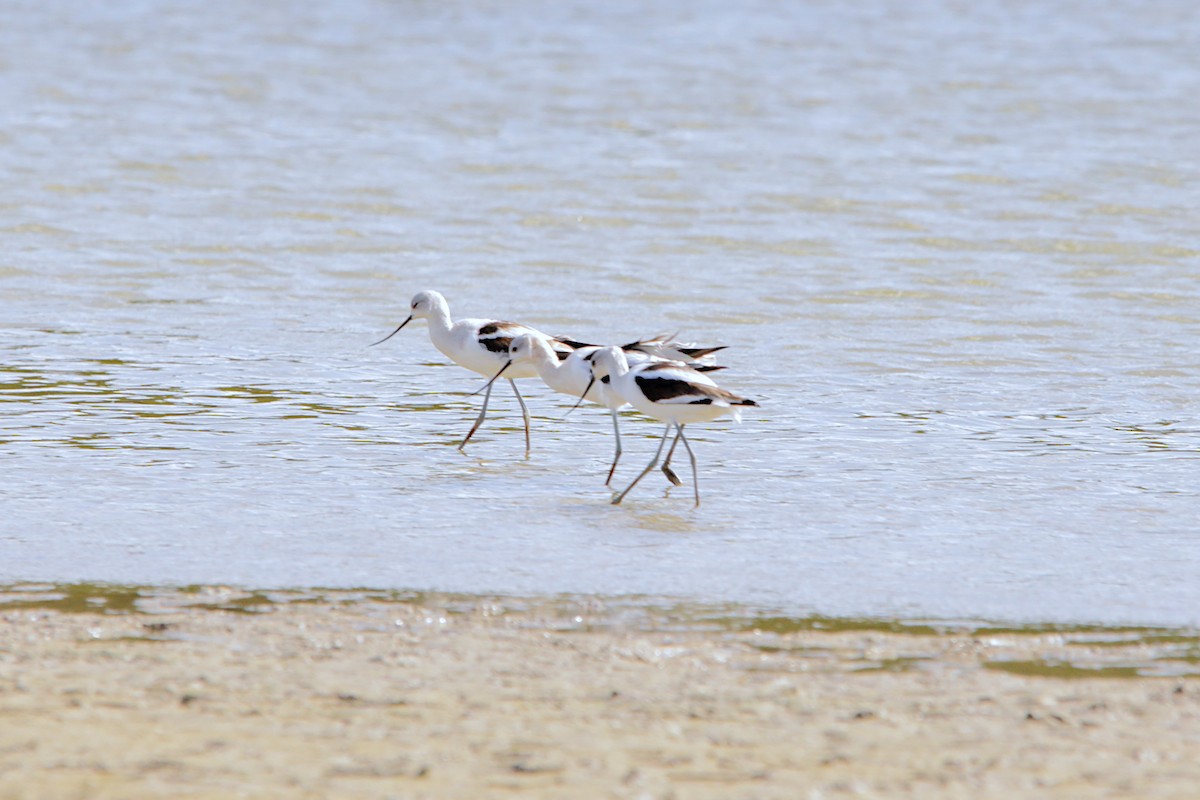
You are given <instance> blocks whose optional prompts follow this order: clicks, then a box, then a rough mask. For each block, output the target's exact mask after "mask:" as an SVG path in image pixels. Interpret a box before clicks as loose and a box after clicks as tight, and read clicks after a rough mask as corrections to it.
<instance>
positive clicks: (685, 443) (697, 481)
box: [675, 422, 700, 508]
mask: <svg viewBox="0 0 1200 800" xmlns="http://www.w3.org/2000/svg"><path fill="white" fill-rule="evenodd" d="M675 427H676V428H678V429H679V438H680V439H683V446H684V447H686V448H687V451H688V457H689V458H691V459H692V486H693V487H694V488H695V490H696V507H697V508H699V507H700V476H699V475H697V474H696V454H695V453H693V452H692V446H691V445H690V444H688V440H687V437H686V436H684V435H683V426H682V425H680V424H679V423H678V422H677V423H675Z"/></svg>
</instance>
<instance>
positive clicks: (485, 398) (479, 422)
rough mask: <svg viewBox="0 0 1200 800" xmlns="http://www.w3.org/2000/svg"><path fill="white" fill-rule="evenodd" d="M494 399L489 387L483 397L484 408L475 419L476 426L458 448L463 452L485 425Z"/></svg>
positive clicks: (472, 427) (473, 426)
mask: <svg viewBox="0 0 1200 800" xmlns="http://www.w3.org/2000/svg"><path fill="white" fill-rule="evenodd" d="M491 399H492V387H491V386H488V387H487V392H485V393H484V395H483V408H481V409H479V416H478V417H476V418H475V424H474V425H472V426H471V430H469V431H467V438H465V439H463V440H462V444H460V445H459V446H458V449H459V450H462V449H463V448H464V447H466V446H467V442H469V441H471V437H472V436H474V435H475V431H477V430H479V426H480V425H482V424H483V418H484V417H486V416H487V407H488V400H491Z"/></svg>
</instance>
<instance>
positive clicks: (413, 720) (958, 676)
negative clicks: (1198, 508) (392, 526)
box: [0, 587, 1200, 800]
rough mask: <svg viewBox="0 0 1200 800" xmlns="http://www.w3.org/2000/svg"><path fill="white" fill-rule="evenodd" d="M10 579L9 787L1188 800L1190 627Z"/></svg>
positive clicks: (1, 697)
mask: <svg viewBox="0 0 1200 800" xmlns="http://www.w3.org/2000/svg"><path fill="white" fill-rule="evenodd" d="M89 593H90V594H91V595H97V591H96V590H95V589H94V588H91V589H89V588H88V587H82V588H80V587H76V588H75V589H72V590H68V592H67V595H69V596H66V595H62V594H59V593H52V592H46V591H43V590H39V591H30V592H26V591H15V590H8V591H5V592H0V800H17V799H18V798H19V799H20V800H26V799H28V800H33V798H39V799H40V798H50V797H53V798H60V799H61V798H90V799H93V800H98V799H99V798H143V797H172V798H229V797H255V798H275V797H278V798H330V797H346V798H446V797H464V798H466V797H472V798H478V797H497V796H506V795H512V796H517V795H520V796H522V797H534V798H581V797H613V798H640V797H646V798H671V797H674V798H680V799H681V800H682V799H683V798H722V799H725V798H840V797H847V798H850V797H878V798H885V797H886V798H897V797H913V798H958V797H971V798H1006V800H1007V799H1008V798H1015V797H1062V798H1086V797H1108V798H1111V797H1128V798H1181V800H1182V799H1183V798H1187V799H1188V800H1194V798H1196V797H1198V796H1200V680H1196V679H1195V678H1194V677H1191V673H1195V672H1196V671H1197V669H1196V665H1197V661H1198V660H1200V649H1198V646H1197V640H1196V638H1195V637H1194V636H1192V635H1191V634H1188V633H1185V632H1167V631H1145V630H1140V631H1139V630H1128V631H1088V630H1078V631H1042V632H1027V631H1005V630H1002V629H979V628H976V629H961V630H959V629H953V628H951V629H949V630H945V629H941V628H931V627H926V626H918V625H893V624H887V623H870V622H846V623H838V622H836V621H821V620H782V619H770V618H760V619H755V618H753V617H746V616H739V615H738V614H736V613H731V612H730V611H729V610H728V609H699V608H695V607H669V606H663V605H657V606H646V605H640V606H639V605H638V604H636V603H625V602H621V601H605V602H600V601H595V600H571V599H566V600H555V601H518V600H511V599H486V598H483V599H481V598H462V597H449V596H432V595H430V596H393V595H380V594H369V593H337V592H334V593H330V592H326V593H320V594H305V593H295V594H274V595H266V594H261V593H260V594H250V595H247V594H245V593H241V592H237V591H233V590H224V589H204V590H194V591H189V592H169V591H157V592H140V593H139V592H136V591H134V592H129V593H127V594H126V595H122V594H121V593H120V592H119V591H118V592H116V593H115V594H114V593H112V592H108V593H103V592H100V593H99V594H100V595H102V596H91V597H89Z"/></svg>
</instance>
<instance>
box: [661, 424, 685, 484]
mask: <svg viewBox="0 0 1200 800" xmlns="http://www.w3.org/2000/svg"><path fill="white" fill-rule="evenodd" d="M678 446H679V434H678V433H677V434H675V441H673V442H671V449H670V450H668V451H667V457H666V458H665V459H663V463H662V467H661V469H662V471H663V475H666V476H667V480H669V481H670V482H671V483H673V484H675V485H676V486H683V481H681V480H679V476H678V475H676V474H675V470H673V469H671V456H673V455H675V448H676V447H678Z"/></svg>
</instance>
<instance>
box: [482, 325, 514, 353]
mask: <svg viewBox="0 0 1200 800" xmlns="http://www.w3.org/2000/svg"><path fill="white" fill-rule="evenodd" d="M480 332H481V333H482V330H481V331H480ZM479 343H480V344H481V345H483V346H484V347H486V348H487V349H488V350H490V351H491V352H493V353H505V354H507V353H508V346H509V345H510V344H512V337H511V336H491V337H488V338H486V339H485V338H484V337H482V336H480V337H479Z"/></svg>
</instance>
